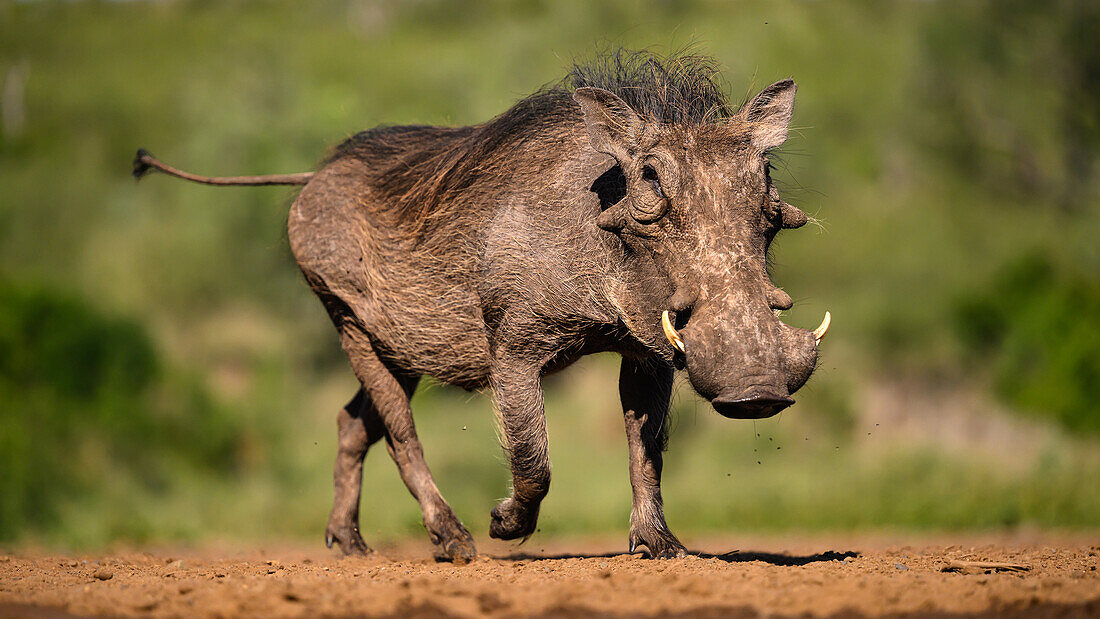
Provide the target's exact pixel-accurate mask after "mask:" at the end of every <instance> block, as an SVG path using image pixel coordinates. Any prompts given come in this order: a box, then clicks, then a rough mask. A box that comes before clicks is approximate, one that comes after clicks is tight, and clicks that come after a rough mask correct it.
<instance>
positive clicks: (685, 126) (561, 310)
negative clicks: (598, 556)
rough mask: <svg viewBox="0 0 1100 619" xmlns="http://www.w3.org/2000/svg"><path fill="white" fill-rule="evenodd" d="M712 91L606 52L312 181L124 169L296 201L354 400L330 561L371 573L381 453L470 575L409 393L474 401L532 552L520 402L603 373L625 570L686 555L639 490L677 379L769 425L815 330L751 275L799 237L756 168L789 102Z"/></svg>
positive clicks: (334, 162)
mask: <svg viewBox="0 0 1100 619" xmlns="http://www.w3.org/2000/svg"><path fill="white" fill-rule="evenodd" d="M715 75H716V71H715V65H714V63H713V61H712V60H710V59H708V58H706V57H700V56H692V55H681V56H674V57H669V58H661V57H659V56H656V55H654V54H651V53H648V52H626V51H619V52H614V53H610V54H605V55H602V56H598V57H597V58H596V59H595V60H593V61H591V62H590V63H587V64H583V65H574V67H573V69H572V70H571V72H570V73H569V75H568V76H567V77H566V78H565V79H564V80H563V81H562V82H561V83H559V84H558V85H556V86H552V87H547V88H545V89H543V90H540V91H538V92H536V93H534V94H532V95H531V96H529V97H527V98H525V99H523V100H522V101H520V102H519V103H517V104H515V105H514V106H513V107H512V108H511V109H509V110H507V111H506V112H504V113H503V114H501V115H500V116H498V117H496V118H494V119H493V120H490V121H488V122H486V123H484V124H481V125H476V126H470V127H434V126H402V127H380V128H377V129H372V130H370V131H364V132H362V133H359V134H357V135H355V136H353V137H351V138H350V139H348V140H347V141H345V142H344V143H343V144H341V145H340V146H338V147H337V148H336V149H335V150H334V152H333V153H332V154H331V156H330V157H329V158H328V159H327V160H325V161H324V163H323V165H322V166H321V168H320V169H319V170H318V171H317V172H315V173H305V174H295V175H284V176H257V177H230V178H211V177H199V176H195V175H192V174H188V173H185V172H181V171H179V170H176V169H174V168H170V167H169V166H166V165H164V164H163V163H161V162H159V161H157V160H156V159H154V158H153V157H152V156H150V155H149V154H148V153H146V152H144V151H139V153H138V158H137V160H135V170H134V171H135V175H137V176H141V175H142V174H143V173H145V172H146V171H148V170H149V169H150V168H156V169H159V170H162V171H165V172H168V173H170V174H174V175H176V176H182V177H184V178H188V179H190V180H196V181H199V182H206V183H210V184H237V185H240V184H244V185H257V184H301V185H304V188H303V189H302V191H301V193H300V194H299V195H298V197H297V199H296V200H295V202H294V205H293V207H292V208H291V209H290V217H289V239H290V247H291V249H292V251H293V252H294V256H295V258H296V259H297V261H298V265H299V266H300V267H301V270H302V273H303V274H304V275H305V278H306V281H307V282H308V283H309V285H310V287H311V288H312V289H313V291H314V292H315V293H316V294H317V296H318V297H320V299H321V302H322V303H324V305H325V308H326V309H327V310H328V313H329V315H330V316H331V318H332V322H333V323H334V324H335V326H336V330H337V331H338V332H339V335H340V342H341V344H342V346H343V349H344V351H345V352H346V353H347V356H348V359H349V360H350V361H351V367H352V370H353V371H354V372H355V376H356V377H357V378H358V379H359V382H360V384H361V388H360V389H359V391H358V392H357V393H356V394H355V396H354V397H353V398H352V399H351V401H350V402H349V403H348V404H347V406H345V407H344V409H343V410H341V411H340V413H339V416H338V424H337V425H338V429H339V434H338V437H339V447H338V452H337V456H336V467H335V469H336V470H335V486H336V497H335V502H334V505H333V508H332V514H331V516H330V517H329V521H328V527H327V530H326V532H325V540H326V543H327V544H328V545H329V546H330V547H331V545H332V544H333V543H337V544H339V545H340V548H341V549H342V550H343V552H345V553H348V554H360V553H366V552H369V551H370V549H369V548H368V547H367V545H366V543H364V541H363V538H362V537H361V536H360V533H359V499H360V486H361V478H362V463H363V457H364V456H365V454H366V453H367V449H368V448H369V447H370V446H371V445H372V444H373V443H375V442H376V441H378V440H379V439H385V441H386V447H387V449H388V451H389V453H390V455H391V456H392V457H393V460H394V462H395V463H396V464H397V468H398V470H399V471H400V473H401V478H402V479H403V480H404V482H405V485H406V486H408V489H409V492H411V493H412V495H413V496H414V497H416V500H417V501H419V503H420V508H421V510H422V513H423V518H424V526H425V528H427V530H428V533H429V535H430V537H431V540H432V542H433V543H434V544H436V545H437V547H438V551H439V552H440V553H441V554H442V556H443V557H445V558H450V559H453V560H455V561H458V562H464V561H467V560H469V559H470V558H471V557H474V556H475V553H476V551H475V547H474V540H473V538H472V537H471V536H470V533H469V532H468V531H467V530H466V527H464V526H463V525H462V523H461V522H460V521H459V519H458V518H457V517H456V516H455V514H454V512H453V511H452V510H451V507H450V506H449V505H448V504H447V502H446V501H445V500H444V499H443V497H442V496H441V495H440V493H439V490H438V489H437V488H436V485H435V481H434V480H433V479H432V474H431V472H430V471H429V470H428V465H427V464H426V463H425V462H424V455H423V453H422V450H421V445H420V442H419V440H418V439H417V435H416V428H415V426H414V424H413V415H412V411H411V410H410V407H409V400H410V398H411V397H412V395H413V391H414V390H415V389H416V386H417V382H418V381H419V379H420V377H421V376H424V375H429V376H433V377H435V378H436V379H438V380H440V381H442V382H445V383H449V384H451V385H457V386H459V387H463V388H465V389H481V388H485V387H488V388H490V389H491V390H492V393H493V396H494V398H495V402H496V407H497V410H498V411H499V423H500V428H501V436H502V442H503V447H504V450H505V453H506V455H507V456H508V460H509V462H510V465H511V471H512V492H511V496H510V497H509V498H508V499H505V500H504V501H503V502H501V503H500V504H499V505H497V506H496V507H495V508H494V509H493V510H492V513H491V518H492V519H491V523H490V528H489V534H490V535H491V536H492V537H494V538H498V539H505V540H512V539H519V538H527V537H528V536H530V535H531V534H532V533H533V532H534V531H535V524H536V520H537V518H538V513H539V505H540V503H541V502H542V500H543V498H544V497H545V496H546V494H547V491H548V490H549V488H550V461H549V459H548V454H547V436H546V423H545V418H544V414H543V399H542V389H541V385H540V380H541V378H542V377H543V376H545V375H547V374H549V373H551V372H555V371H557V370H560V369H562V368H564V367H566V366H568V365H570V364H571V363H573V362H574V361H576V360H577V359H578V358H580V357H581V356H583V355H587V354H591V353H597V352H602V351H614V352H617V353H619V354H620V355H622V368H621V372H620V376H619V394H620V396H621V399H622V406H623V411H624V416H625V418H626V432H627V440H628V447H629V461H630V484H631V487H632V488H633V493H634V494H633V496H634V499H633V510H632V511H631V515H630V536H629V548H630V551H631V552H634V551H635V550H636V549H637V548H639V547H640V546H644V547H645V548H646V549H647V550H648V552H649V554H650V555H652V556H654V557H677V556H682V555H683V554H684V546H683V545H682V544H681V543H680V542H679V540H677V539H676V536H675V535H673V534H672V532H671V531H670V530H669V527H668V525H667V524H666V523H665V517H664V511H663V507H662V501H661V489H660V481H661V466H662V463H661V452H662V451H663V450H664V448H665V443H666V433H667V427H668V424H666V423H665V419H666V415H667V412H668V405H669V397H670V393H671V390H672V384H673V373H674V370H675V369H676V368H680V369H683V368H685V367H686V369H687V372H688V376H689V378H690V381H691V384H692V386H693V387H694V388H695V390H696V391H698V392H699V394H700V395H701V396H703V397H704V398H706V399H707V400H709V401H710V402H711V403H712V404H713V406H714V408H715V410H717V411H718V413H720V414H721V415H724V416H726V417H731V418H739V419H748V418H753V419H755V418H761V417H768V416H771V415H775V414H776V413H778V412H779V411H780V410H782V409H784V408H786V407H788V406H790V405H791V404H792V403H793V402H794V400H792V399H791V397H790V396H791V394H793V393H794V392H795V391H796V390H798V388H799V387H801V386H802V385H803V383H805V382H806V380H807V379H808V378H809V376H810V373H811V372H812V371H813V368H814V365H815V363H816V360H817V346H818V342H819V341H820V340H821V338H822V337H823V336H824V334H825V331H826V329H827V327H828V322H829V319H828V314H827V313H826V319H825V320H824V321H823V323H822V325H821V326H820V327H819V328H818V329H817V330H815V331H808V330H804V329H797V328H794V327H790V326H788V325H786V324H784V323H783V322H781V321H780V320H779V318H778V317H777V313H778V311H779V310H785V309H788V308H790V307H791V304H792V301H791V297H790V296H789V295H788V294H787V293H786V292H784V291H782V290H780V289H779V288H778V287H776V286H775V285H774V284H773V283H772V282H771V281H770V279H769V276H768V272H767V255H768V247H769V245H770V243H771V241H772V239H773V238H774V237H775V235H776V234H777V233H778V232H779V230H780V229H782V228H797V227H799V226H802V225H803V224H805V223H806V215H805V214H803V213H802V211H800V210H798V209H797V208H795V207H793V206H791V205H789V204H787V203H785V202H783V201H782V200H781V199H780V197H779V194H778V192H777V190H776V187H775V185H774V184H773V183H772V180H771V177H770V175H769V170H770V165H769V163H768V153H769V151H771V150H772V149H775V148H776V147H778V146H780V145H781V144H783V142H784V141H785V140H786V138H787V126H788V123H789V122H790V120H791V112H792V109H793V104H794V95H795V84H794V82H793V81H791V80H789V79H788V80H783V81H780V82H776V83H775V84H772V85H771V86H768V87H767V88H765V89H764V90H763V91H762V92H760V94H758V95H756V97H754V98H753V99H752V100H750V101H749V102H748V103H746V104H745V105H744V106H742V107H741V108H740V109H739V110H735V109H734V108H733V107H731V105H730V104H729V102H728V99H727V98H726V96H725V95H724V93H723V91H722V89H721V87H720V86H719V85H718V84H717V82H716V80H715Z"/></svg>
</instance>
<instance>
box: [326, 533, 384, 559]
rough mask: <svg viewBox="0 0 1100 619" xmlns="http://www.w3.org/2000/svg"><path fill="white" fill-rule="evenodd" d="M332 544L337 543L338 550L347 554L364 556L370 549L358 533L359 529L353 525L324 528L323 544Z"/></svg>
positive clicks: (330, 545) (329, 545) (330, 546)
mask: <svg viewBox="0 0 1100 619" xmlns="http://www.w3.org/2000/svg"><path fill="white" fill-rule="evenodd" d="M333 544H339V545H340V550H342V551H343V552H344V554H345V555H348V556H352V555H354V556H359V557H362V556H366V555H368V554H370V553H371V552H372V551H371V549H370V546H367V543H366V542H364V541H363V537H362V536H361V535H359V529H357V528H354V527H332V526H330V527H329V528H328V529H326V530H325V546H328V547H329V548H332V545H333Z"/></svg>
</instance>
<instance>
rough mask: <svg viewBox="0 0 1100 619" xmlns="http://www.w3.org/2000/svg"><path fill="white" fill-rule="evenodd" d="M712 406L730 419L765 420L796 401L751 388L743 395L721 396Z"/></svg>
mask: <svg viewBox="0 0 1100 619" xmlns="http://www.w3.org/2000/svg"><path fill="white" fill-rule="evenodd" d="M710 404H711V406H713V407H714V410H716V411H718V414H719V415H721V416H723V417H726V418H728V419H764V418H766V417H771V416H773V415H776V414H778V413H779V411H782V410H783V409H785V408H787V407H788V406H790V405H791V404H794V400H793V399H792V398H790V397H787V396H785V395H780V394H778V393H775V392H773V391H770V390H769V389H767V388H762V387H749V388H748V389H746V390H745V391H743V392H741V393H735V394H727V393H723V394H720V395H719V396H718V397H716V398H714V399H713V400H711V401H710Z"/></svg>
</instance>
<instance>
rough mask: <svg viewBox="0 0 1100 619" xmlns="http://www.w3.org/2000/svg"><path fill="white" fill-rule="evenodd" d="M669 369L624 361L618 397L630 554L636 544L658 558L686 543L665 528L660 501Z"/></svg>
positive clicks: (672, 553)
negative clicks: (629, 498) (626, 464)
mask: <svg viewBox="0 0 1100 619" xmlns="http://www.w3.org/2000/svg"><path fill="white" fill-rule="evenodd" d="M672 377H673V371H672V367H671V366H669V365H667V364H665V363H664V362H661V361H657V360H653V361H649V362H642V361H636V360H633V359H626V358H624V359H623V364H622V368H621V370H620V373H619V397H620V398H621V399H622V403H623V416H624V417H625V419H626V442H627V449H628V450H629V453H630V487H631V489H632V490H633V492H634V503H633V508H632V509H631V510H630V552H634V551H635V550H636V549H637V548H638V547H639V546H645V547H646V548H647V549H649V554H650V555H651V556H653V557H656V558H660V559H670V558H675V557H682V556H684V555H685V554H686V551H685V550H684V545H683V544H681V543H680V540H678V539H676V536H675V535H673V534H672V531H670V530H669V528H668V524H667V523H666V522H665V510H664V506H663V503H662V500H661V467H662V459H661V451H662V450H663V449H664V447H665V442H666V440H667V436H668V428H667V424H666V423H665V422H666V419H667V416H668V403H669V398H670V397H671V394H672Z"/></svg>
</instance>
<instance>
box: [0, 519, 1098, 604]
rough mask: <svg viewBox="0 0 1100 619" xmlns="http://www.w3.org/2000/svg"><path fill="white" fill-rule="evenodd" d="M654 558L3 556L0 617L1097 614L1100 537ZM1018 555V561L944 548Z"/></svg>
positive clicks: (912, 539)
mask: <svg viewBox="0 0 1100 619" xmlns="http://www.w3.org/2000/svg"><path fill="white" fill-rule="evenodd" d="M685 541H688V542H695V543H689V546H690V547H693V548H696V549H699V551H698V552H697V553H696V554H694V555H693V556H689V557H687V558H685V559H678V560H667V561H654V560H648V559H644V558H642V557H641V555H640V554H639V555H628V554H622V550H621V549H619V548H618V546H619V544H615V543H610V542H592V541H573V542H567V541H554V542H549V543H547V542H542V543H540V541H538V540H537V539H533V540H531V541H530V542H528V544H527V545H525V546H522V547H516V546H514V545H510V544H503V543H496V542H489V541H487V540H481V543H482V549H481V550H482V552H483V553H484V554H483V556H481V557H479V558H478V559H477V560H475V561H474V562H472V563H470V564H468V565H462V566H457V565H452V564H450V563H437V562H436V561H434V560H433V559H432V558H431V553H430V548H429V547H428V544H427V542H423V543H414V542H411V541H410V542H407V543H403V544H401V545H400V546H396V547H383V548H381V549H380V550H379V551H378V552H376V553H375V554H374V555H372V556H371V557H368V558H342V557H340V556H338V555H337V554H336V553H335V552H326V551H324V549H323V548H321V549H308V550H288V549H279V550H271V549H268V550H260V549H257V550H253V551H245V552H226V551H220V552H219V551H216V550H210V549H206V550H201V551H197V550H192V551H174V552H169V551H166V550H163V549H159V550H156V551H150V552H136V551H129V552H119V553H115V554H110V555H88V556H84V555H72V554H68V555H60V554H49V553H43V552H35V551H21V552H14V553H12V554H3V555H0V616H4V617H7V616H16V617H19V616H27V617H67V616H74V615H75V616H85V615H127V616H141V615H150V616H188V617H190V616H200V617H202V616H253V617H278V616H295V617H316V616H349V615H355V616H384V615H398V616H405V617H408V616H415V617H429V616H456V617H472V616H493V617H511V616H530V615H537V616H547V615H548V616H555V617H593V616H600V617H603V616H635V615H661V616H665V615H678V616H685V617H686V616H691V617H696V616H703V617H706V616H734V617H755V616H757V615H767V616H795V615H798V616H804V615H806V616H851V615H874V616H882V615H889V616H903V615H912V616H928V615H936V616H952V615H974V614H979V615H988V616H1059V617H1061V616H1100V571H1098V568H1097V566H1098V563H1100V557H1098V555H1100V536H1097V535H1092V536H1089V535H1080V534H1074V535H1057V536H1052V535H1046V534H1042V535H1040V534H1032V535H1014V536H1007V535H984V536H983V535H971V536H954V537H942V538H935V539H933V538H927V537H919V536H916V535H911V534H902V533H899V534H895V535H891V536H877V537H873V538H865V537H853V536H849V537H816V538H803V539H794V538H789V537H787V538H753V539H744V538H742V539H740V540H738V539H736V538H730V539H726V540H709V541H698V540H685ZM960 560H961V561H996V562H1003V563H1011V564H1021V565H1024V566H1027V567H1028V568H1029V569H1028V570H1027V571H1022V572H1009V571H995V570H986V569H982V568H973V567H972V568H969V569H967V570H965V571H964V572H963V573H958V572H946V571H944V568H947V567H948V566H949V564H950V562H951V561H960Z"/></svg>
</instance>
